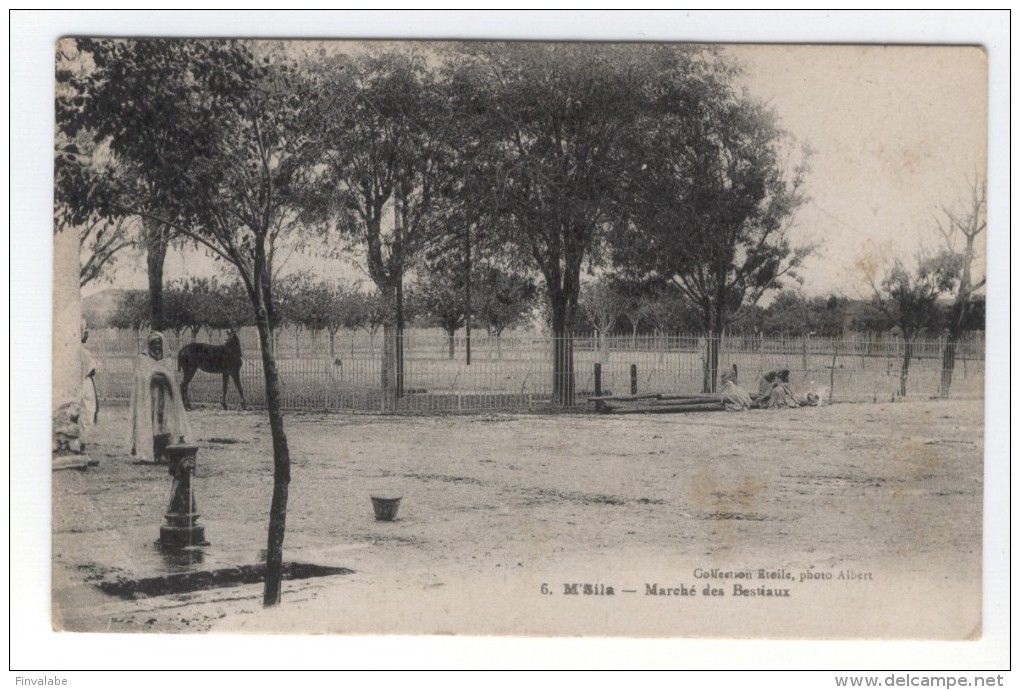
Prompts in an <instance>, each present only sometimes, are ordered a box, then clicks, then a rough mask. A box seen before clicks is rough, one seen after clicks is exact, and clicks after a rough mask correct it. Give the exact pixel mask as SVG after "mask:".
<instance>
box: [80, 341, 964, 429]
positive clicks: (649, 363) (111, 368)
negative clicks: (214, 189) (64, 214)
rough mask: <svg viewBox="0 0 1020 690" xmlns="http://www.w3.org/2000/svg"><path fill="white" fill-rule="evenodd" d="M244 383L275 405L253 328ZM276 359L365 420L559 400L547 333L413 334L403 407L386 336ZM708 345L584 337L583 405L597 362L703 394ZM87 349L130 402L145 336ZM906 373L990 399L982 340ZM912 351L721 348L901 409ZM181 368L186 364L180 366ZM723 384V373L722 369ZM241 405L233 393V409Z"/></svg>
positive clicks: (836, 391)
mask: <svg viewBox="0 0 1020 690" xmlns="http://www.w3.org/2000/svg"><path fill="white" fill-rule="evenodd" d="M240 336H241V343H242V352H243V357H244V363H243V365H242V369H241V385H242V386H243V388H244V392H245V397H246V398H247V401H248V403H249V404H251V405H255V406H260V405H264V404H265V382H264V379H263V375H262V361H261V350H260V347H259V340H258V337H257V333H256V332H255V330H254V329H242V331H241V333H240ZM197 339H198V340H200V341H204V342H213V343H219V342H222V341H223V339H224V336H223V334H221V333H217V332H213V333H200V334H198V338H197ZM192 340H193V338H192V336H191V334H190V333H183V334H179V335H178V334H174V333H169V334H166V344H165V345H166V346H165V352H166V357H168V358H171V359H172V360H176V354H177V351H178V350H179V349H180V347H182V346H183V345H184V344H186V343H188V342H191V341H192ZM274 340H275V352H276V357H277V365H278V368H279V371H280V378H281V381H282V389H283V404H284V406H285V407H287V408H291V409H303V410H347V411H355V412H382V411H387V412H390V411H397V412H446V411H472V410H494V409H527V408H530V407H533V406H536V405H543V404H546V403H548V402H550V400H551V398H552V392H553V339H552V338H551V337H550V336H546V335H541V334H530V333H525V334H520V333H516V334H511V335H506V336H502V337H499V338H497V337H495V336H489V335H487V334H486V333H484V332H482V333H479V334H478V335H474V334H473V335H472V338H471V364H470V365H468V364H467V363H466V362H465V341H464V338H463V336H459V335H458V336H457V337H455V338H454V339H453V342H452V345H453V348H452V352H453V356H452V358H451V355H450V353H451V347H450V346H451V341H450V338H448V337H447V336H446V335H445V334H443V333H441V332H440V333H438V334H437V333H436V332H434V331H432V332H430V331H414V330H411V331H407V332H405V333H404V335H403V352H404V361H403V376H402V382H403V391H402V392H401V393H400V394H399V395H398V396H397V400H396V402H395V403H394V402H393V401H392V398H391V399H390V402H389V403H388V402H387V397H386V396H384V395H383V392H382V357H383V350H384V343H383V336H382V333H381V332H380V333H375V334H371V333H366V332H364V331H358V332H350V331H340V332H338V333H336V334H334V335H333V337H332V338H330V335H329V334H328V333H326V332H320V333H315V334H312V333H309V332H307V331H299V332H297V333H294V332H291V331H286V330H284V331H281V332H279V333H277V334H275V338H274ZM709 341H710V339H709V338H706V337H700V336H683V335H654V336H652V335H638V336H636V337H635V336H610V337H597V336H588V335H579V336H574V338H573V362H574V367H573V371H574V390H575V400H576V403H577V404H584V403H585V401H586V398H587V397H589V396H591V395H592V394H593V393H594V391H595V381H594V371H595V366H594V365H595V364H596V363H598V364H599V365H600V370H601V386H602V390H603V392H613V393H629V392H630V391H631V388H632V378H633V373H634V372H633V371H632V369H636V385H637V388H638V390H639V392H642V393H644V392H664V393H665V392H669V393H692V394H693V393H699V392H702V389H703V384H704V380H705V367H706V358H707V356H708V352H709ZM87 347H88V348H89V350H90V351H91V352H92V354H93V355H94V356H95V357H96V359H97V361H98V363H99V372H98V375H97V386H98V388H99V392H100V396H101V397H103V398H106V399H108V400H127V399H128V397H129V396H130V390H131V380H130V379H131V371H132V360H133V358H134V357H135V356H137V355H138V354H139V353H140V352H142V351H144V349H145V334H144V333H142V334H139V333H137V332H132V331H124V330H121V331H115V330H107V331H97V332H92V333H91V334H90V338H89V341H88V344H87ZM911 347H912V352H911V357H910V360H909V366H908V369H907V376H906V391H907V396H908V397H917V398H928V397H934V396H940V395H942V394H943V393H944V392H945V385H946V378H945V377H946V373H947V371H946V369H947V367H945V366H944V364H945V363H946V362H951V364H952V369H951V385H949V387H948V395H949V396H950V397H953V398H975V399H976V398H980V397H982V396H983V393H984V343H983V339H982V338H981V337H980V334H977V335H969V336H968V337H967V338H964V339H962V340H961V341H960V342H958V343H956V344H955V346H954V347H953V349H952V354H951V356H950V357H949V358H948V360H947V359H946V358H945V351H946V344H945V343H944V341H942V340H940V339H930V340H915V341H914V342H913V343H912V344H911ZM904 348H905V345H904V343H903V342H902V340H899V339H895V338H888V337H887V338H861V337H848V338H843V339H836V340H833V339H819V338H763V337H760V336H754V337H744V336H725V337H723V338H722V339H721V341H720V343H719V366H718V368H719V369H720V370H726V369H729V368H730V367H731V366H733V365H736V367H737V370H738V375H739V381H740V384H741V385H742V386H743V387H745V388H747V389H748V390H752V391H754V390H756V389H757V386H758V376H759V375H760V374H761V373H763V372H766V371H770V370H772V369H780V368H785V369H789V370H790V381H791V383H792V385H793V387H794V389H795V390H797V391H798V392H804V393H806V392H815V393H817V394H818V395H819V397H820V398H821V399H822V400H823V401H831V402H849V401H874V400H890V399H892V398H894V397H896V396H898V395H899V394H900V391H901V385H902V382H901V373H902V372H901V368H902V366H903V358H904ZM175 368H176V367H175ZM711 373H712V374H713V376H711V378H712V379H714V380H715V381H717V382H718V379H719V377H718V372H711ZM189 396H190V398H191V399H192V401H194V402H196V403H200V404H218V403H219V401H220V396H221V379H220V376H218V375H211V374H206V373H199V374H197V375H196V376H195V378H194V380H193V381H192V382H191V385H190V388H189ZM238 402H239V400H238V397H237V394H236V391H234V390H233V384H231V385H230V388H229V392H228V403H230V404H235V405H236V404H237V403H238Z"/></svg>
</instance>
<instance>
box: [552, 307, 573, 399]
mask: <svg viewBox="0 0 1020 690" xmlns="http://www.w3.org/2000/svg"><path fill="white" fill-rule="evenodd" d="M550 303H551V307H552V333H553V353H552V354H553V394H552V402H553V404H554V405H564V406H566V405H573V404H574V339H573V334H572V333H571V332H570V329H569V326H568V321H569V317H568V314H567V300H566V298H565V297H564V296H563V295H562V294H556V295H550Z"/></svg>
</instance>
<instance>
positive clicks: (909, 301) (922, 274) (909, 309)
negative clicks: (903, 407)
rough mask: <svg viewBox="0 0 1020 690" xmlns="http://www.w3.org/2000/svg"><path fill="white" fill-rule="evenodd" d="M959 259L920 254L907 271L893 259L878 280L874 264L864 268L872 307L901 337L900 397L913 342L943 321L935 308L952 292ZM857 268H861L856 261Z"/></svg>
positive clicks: (952, 255)
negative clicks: (914, 265)
mask: <svg viewBox="0 0 1020 690" xmlns="http://www.w3.org/2000/svg"><path fill="white" fill-rule="evenodd" d="M960 263H961V256H960V255H959V254H957V253H955V252H952V251H949V250H942V251H940V252H937V253H935V254H927V253H923V252H922V253H921V254H920V255H919V256H918V259H917V266H916V268H915V269H914V270H913V271H911V270H909V269H908V268H907V267H906V266H905V265H904V263H903V262H902V261H901V260H900V259H894V260H893V262H892V265H891V266H889V267H888V268H887V269H886V270H885V271H884V273H882V275H881V277H880V278H879V277H878V276H877V271H876V270H875V265H874V263H871V264H870V265H868V266H867V268H868V270H866V271H865V275H866V278H867V280H868V282H869V284H870V286H871V290H872V295H873V296H872V306H873V308H874V309H875V310H877V311H879V312H881V313H882V314H883V315H884V316H885V317H886V318H888V319H889V321H890V322H892V323H893V324H894V327H895V328H897V329H898V330H899V331H900V335H901V336H902V338H903V352H902V355H903V357H902V361H901V364H900V387H899V394H900V395H901V396H905V395H906V394H907V377H908V374H909V372H910V360H911V358H912V357H913V354H914V340H915V339H916V338H917V336H918V335H919V334H921V333H923V332H924V331H925V330H927V329H932V328H937V327H938V326H939V324H940V323H941V320H942V313H941V310H940V309H939V306H938V299H939V297H940V296H941V295H943V294H946V293H949V292H951V291H952V290H953V287H954V286H955V284H956V282H957V280H958V279H959V276H960V272H961V266H960ZM859 265H864V264H862V263H860V262H859Z"/></svg>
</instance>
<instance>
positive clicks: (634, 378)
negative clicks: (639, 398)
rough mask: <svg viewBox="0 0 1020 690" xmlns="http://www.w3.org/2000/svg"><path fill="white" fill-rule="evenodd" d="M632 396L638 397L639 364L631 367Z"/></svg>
mask: <svg viewBox="0 0 1020 690" xmlns="http://www.w3.org/2000/svg"><path fill="white" fill-rule="evenodd" d="M630 394H631V395H637V364H631V365H630Z"/></svg>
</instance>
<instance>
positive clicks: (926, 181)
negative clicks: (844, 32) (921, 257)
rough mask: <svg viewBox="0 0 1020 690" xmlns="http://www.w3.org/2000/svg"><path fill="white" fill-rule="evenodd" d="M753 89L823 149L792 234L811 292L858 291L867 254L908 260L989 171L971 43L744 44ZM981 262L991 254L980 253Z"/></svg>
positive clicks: (983, 92) (936, 238)
mask: <svg viewBox="0 0 1020 690" xmlns="http://www.w3.org/2000/svg"><path fill="white" fill-rule="evenodd" d="M730 53H731V54H732V55H734V56H735V57H736V58H737V59H739V60H740V61H741V62H743V64H744V65H745V69H746V77H745V82H746V87H747V88H748V89H749V91H750V92H751V93H754V94H755V95H757V96H758V97H760V98H763V99H764V100H765V101H766V102H767V103H769V104H770V105H771V106H772V107H773V108H774V109H775V110H776V112H777V113H778V114H779V118H780V121H781V122H782V124H783V126H784V127H785V128H786V129H787V130H788V131H789V132H790V133H791V134H793V135H794V136H795V137H796V138H797V139H798V140H800V141H802V142H804V143H806V144H808V145H809V146H810V147H811V149H812V150H813V152H814V154H813V156H812V158H811V172H810V173H809V175H808V176H807V182H806V190H805V191H806V193H807V195H808V197H809V198H810V200H809V201H808V203H807V204H805V206H804V207H802V208H801V209H800V211H799V212H798V214H797V217H796V219H795V225H794V227H793V229H792V232H791V234H792V236H793V237H795V238H801V239H802V241H805V242H810V243H817V244H819V245H820V246H819V250H818V252H817V254H816V255H815V256H813V257H812V258H811V259H810V260H809V261H808V262H807V263H806V266H805V270H804V271H803V275H804V290H805V292H807V293H809V294H828V293H830V292H835V293H838V294H846V295H847V296H851V297H853V296H858V294H857V293H859V292H860V291H861V290H863V289H864V288H865V285H864V284H863V283H862V276H861V274H860V272H859V271H858V270H855V268H854V264H855V262H856V261H857V259H858V258H860V257H862V256H863V255H869V254H874V255H878V256H879V257H883V258H888V257H899V258H901V259H903V260H904V261H908V262H909V261H911V260H913V259H914V258H915V255H916V253H917V251H918V249H919V248H921V247H922V246H927V247H928V248H929V249H931V248H934V247H936V246H937V244H938V242H941V241H942V240H941V236H940V235H939V234H938V231H937V226H936V223H935V219H936V216H937V215H938V213H939V212H940V211H939V209H940V207H941V206H942V205H950V206H954V205H956V204H957V203H958V202H959V200H960V199H961V198H962V197H963V196H964V195H965V194H966V192H967V189H968V187H967V184H968V181H970V180H973V179H974V176H975V175H977V174H983V173H984V171H985V169H986V163H987V162H986V151H987V107H988V106H987V104H988V93H987V88H988V87H987V82H988V75H987V60H986V55H985V53H984V51H982V50H981V49H980V48H974V47H933V46H911V47H882V46H872V47H862V46H821V47H819V46H739V47H733V48H731V49H730ZM982 258H983V254H982Z"/></svg>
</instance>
